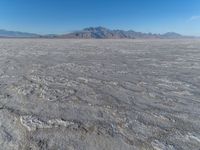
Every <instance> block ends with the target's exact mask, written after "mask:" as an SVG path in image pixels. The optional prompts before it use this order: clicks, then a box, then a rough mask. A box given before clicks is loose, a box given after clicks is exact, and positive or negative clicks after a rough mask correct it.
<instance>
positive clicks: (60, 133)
mask: <svg viewBox="0 0 200 150" xmlns="http://www.w3.org/2000/svg"><path fill="white" fill-rule="evenodd" d="M199 89H200V40H64V39H0V149H2V150H29V149H32V150H58V149H59V150H134V149H136V150H137V149H155V150H176V149H177V150H182V149H185V150H199V148H200V91H199Z"/></svg>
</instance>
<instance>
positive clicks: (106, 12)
mask: <svg viewBox="0 0 200 150" xmlns="http://www.w3.org/2000/svg"><path fill="white" fill-rule="evenodd" d="M90 26H104V27H107V28H111V29H123V30H129V29H132V30H135V31H141V32H152V33H165V32H177V33H180V34H184V35H195V36H200V1H199V0H167V1H161V0H154V1H149V0H126V1H122V0H118V1H117V0H107V1H106V0H84V1H83V0H74V1H66V0H42V1H41V0H28V1H27V0H1V1H0V29H6V30H15V31H22V32H32V33H39V34H50V33H52V34H61V33H68V32H72V31H74V30H78V29H82V28H85V27H90Z"/></svg>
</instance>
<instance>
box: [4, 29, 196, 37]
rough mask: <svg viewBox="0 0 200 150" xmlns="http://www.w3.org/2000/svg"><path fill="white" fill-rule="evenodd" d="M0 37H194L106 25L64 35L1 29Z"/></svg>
mask: <svg viewBox="0 0 200 150" xmlns="http://www.w3.org/2000/svg"><path fill="white" fill-rule="evenodd" d="M0 37H14V38H71V39H73V38H74V39H177V38H192V37H191V36H183V35H181V34H178V33H175V32H168V33H165V34H153V33H142V32H136V31H133V30H129V31H124V30H111V29H107V28H104V27H89V28H85V29H83V30H80V31H75V32H72V33H67V34H63V35H56V34H48V35H39V34H34V33H26V32H18V31H7V30H0Z"/></svg>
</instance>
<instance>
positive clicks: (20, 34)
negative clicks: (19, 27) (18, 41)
mask: <svg viewBox="0 0 200 150" xmlns="http://www.w3.org/2000/svg"><path fill="white" fill-rule="evenodd" d="M0 37H13V38H14V37H15V38H22V37H23V38H34V37H40V35H39V34H34V33H26V32H18V31H7V30H1V29H0Z"/></svg>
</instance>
